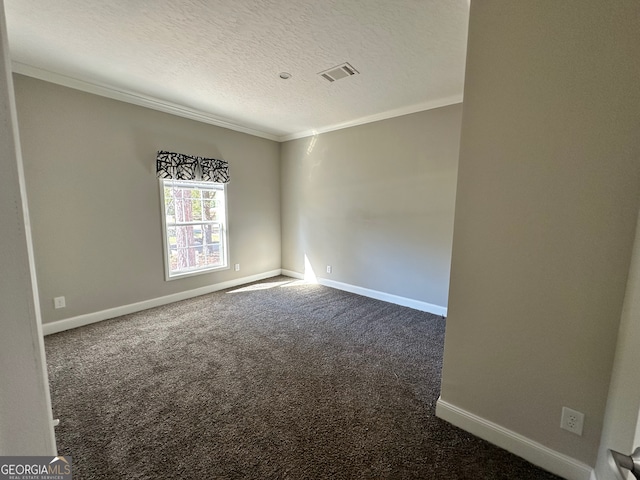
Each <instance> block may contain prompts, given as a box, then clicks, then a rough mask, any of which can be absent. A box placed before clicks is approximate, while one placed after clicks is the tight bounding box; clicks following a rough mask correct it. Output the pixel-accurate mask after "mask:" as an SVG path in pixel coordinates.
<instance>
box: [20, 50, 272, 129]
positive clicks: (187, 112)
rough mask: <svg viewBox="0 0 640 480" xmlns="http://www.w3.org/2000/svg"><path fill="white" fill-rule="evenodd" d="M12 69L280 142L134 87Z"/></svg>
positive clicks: (29, 67) (25, 67)
mask: <svg viewBox="0 0 640 480" xmlns="http://www.w3.org/2000/svg"><path fill="white" fill-rule="evenodd" d="M11 64H12V70H13V71H14V72H15V73H19V74H21V75H26V76H28V77H33V78H37V79H39V80H44V81H46V82H51V83H55V84H58V85H62V86H64V87H69V88H73V89H76V90H80V91H83V92H87V93H93V94H95V95H100V96H102V97H107V98H111V99H114V100H120V101H122V102H126V103H132V104H134V105H138V106H141V107H146V108H150V109H152V110H157V111H160V112H164V113H170V114H172V115H176V116H178V117H184V118H188V119H190V120H196V121H198V122H202V123H208V124H210V125H215V126H217V127H222V128H228V129H229V130H234V131H236V132H242V133H248V134H249V135H254V136H256V137H261V138H266V139H268V140H274V141H280V137H278V136H277V135H273V134H271V133H267V132H263V131H261V130H256V129H253V128H249V127H245V126H243V125H239V124H237V123H234V122H232V121H230V120H227V119H225V118H222V117H218V116H216V115H212V114H210V113H206V112H202V111H199V110H196V109H193V108H189V107H184V106H182V105H178V104H175V103H172V102H167V101H165V100H160V99H158V98H155V97H151V96H149V95H143V94H140V93H136V92H132V91H130V90H126V89H121V88H116V87H113V86H111V85H107V84H104V83H99V82H95V81H89V80H83V79H79V78H75V77H70V76H68V75H64V74H61V73H57V72H52V71H50V70H45V69H43V68H39V67H34V66H33V65H29V64H26V63H22V62H17V61H15V60H14V61H12V62H11Z"/></svg>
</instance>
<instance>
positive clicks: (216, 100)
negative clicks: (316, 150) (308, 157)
mask: <svg viewBox="0 0 640 480" xmlns="http://www.w3.org/2000/svg"><path fill="white" fill-rule="evenodd" d="M4 3H5V10H6V17H7V26H8V33H9V46H10V49H11V57H12V60H13V65H14V70H15V71H17V72H21V73H26V74H29V75H32V76H36V77H40V78H45V79H47V80H51V81H55V82H58V83H62V84H67V85H69V86H75V87H76V88H81V89H84V90H87V91H93V92H94V93H100V94H104V95H107V96H111V97H113V98H122V99H125V100H129V101H133V102H134V103H139V104H145V105H147V106H152V107H158V108H159V109H161V110H165V111H172V112H173V113H177V114H181V115H184V116H190V117H192V118H198V119H200V120H203V121H207V122H209V123H213V124H218V125H223V126H227V127H230V128H234V129H236V130H240V131H247V132H250V133H254V134H257V135H260V136H264V137H266V138H273V139H275V140H286V139H290V138H297V137H301V136H305V135H309V134H311V133H313V132H323V131H329V130H334V129H336V128H341V127H343V126H349V125H356V124H359V123H365V122H367V121H373V120H378V119H382V118H387V117H392V116H395V115H399V114H403V113H411V112H415V111H420V110H425V109H427V108H433V107H437V106H442V105H447V104H451V103H456V102H460V101H461V100H462V90H463V82H464V65H465V54H466V39H467V22H468V14H469V0H253V1H249V0H180V1H176V0H109V1H104V0H55V1H52V0H5V1H4ZM344 62H349V63H350V64H351V65H353V66H354V67H355V68H356V69H357V70H358V71H359V72H360V74H359V75H355V76H353V77H347V78H345V79H342V80H338V81H336V82H333V83H329V82H328V81H326V80H325V79H323V78H322V77H320V76H319V75H318V73H319V72H321V71H324V70H327V69H329V68H331V67H333V66H336V65H339V64H342V63H344ZM280 72H289V73H290V74H291V75H292V78H290V79H289V80H282V79H280V78H279V76H278V74H279V73H280Z"/></svg>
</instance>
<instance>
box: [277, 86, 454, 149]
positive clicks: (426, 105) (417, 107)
mask: <svg viewBox="0 0 640 480" xmlns="http://www.w3.org/2000/svg"><path fill="white" fill-rule="evenodd" d="M457 103H462V95H453V96H450V97H445V98H441V99H438V100H432V101H429V102H423V103H416V104H414V105H408V106H406V107H402V108H396V109H394V110H388V111H386V112H381V113H376V114H375V115H368V116H366V117H360V118H356V119H355V120H349V121H348V122H343V123H336V124H334V125H329V126H327V127H322V128H319V129H316V130H307V131H304V132H299V133H292V134H290V135H282V136H280V137H278V141H280V142H287V141H289V140H296V139H298V138H305V137H311V136H315V135H320V134H321V133H328V132H333V131H335V130H342V129H343V128H349V127H355V126H357V125H364V124H366V123H372V122H379V121H380V120H387V119H390V118H394V117H401V116H403V115H409V114H411V113H418V112H423V111H425V110H433V109H435V108H440V107H447V106H449V105H455V104H457Z"/></svg>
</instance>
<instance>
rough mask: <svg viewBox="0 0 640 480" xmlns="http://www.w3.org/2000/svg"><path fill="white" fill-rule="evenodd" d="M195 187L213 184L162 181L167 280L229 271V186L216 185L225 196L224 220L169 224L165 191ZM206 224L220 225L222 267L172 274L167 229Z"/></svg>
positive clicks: (161, 202)
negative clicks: (166, 188)
mask: <svg viewBox="0 0 640 480" xmlns="http://www.w3.org/2000/svg"><path fill="white" fill-rule="evenodd" d="M176 184H178V185H182V186H184V185H193V186H194V187H200V188H207V187H209V188H210V187H211V185H212V182H200V181H191V180H171V179H162V178H161V179H160V182H159V185H160V210H161V217H162V246H163V255H164V272H165V280H166V281H170V280H176V279H178V278H185V277H192V276H195V275H203V274H206V273H211V272H215V271H220V270H228V269H229V234H228V226H227V222H228V202H227V186H226V184H224V183H215V184H214V185H215V186H216V189H217V190H221V191H222V192H223V194H224V208H223V209H222V211H223V212H224V213H223V215H224V218H223V219H221V220H220V219H217V221H216V222H211V221H194V222H183V223H173V224H167V211H166V201H165V200H166V198H165V194H164V189H165V187H167V186H171V185H176ZM205 224H220V228H221V230H222V231H221V233H220V237H221V238H220V248H221V249H222V252H223V254H222V263H223V264H222V265H215V266H208V267H201V268H194V269H189V270H183V271H180V272H171V269H170V261H171V260H170V255H171V251H170V250H171V246H170V245H169V238H168V237H169V235H168V230H167V227H172V226H180V225H205Z"/></svg>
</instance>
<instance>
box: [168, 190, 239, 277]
mask: <svg viewBox="0 0 640 480" xmlns="http://www.w3.org/2000/svg"><path fill="white" fill-rule="evenodd" d="M163 193H164V198H165V201H164V213H165V225H166V231H165V235H166V236H167V238H166V242H165V244H166V246H167V253H166V254H167V257H168V268H169V273H168V275H169V276H174V275H177V274H184V273H193V272H198V271H200V270H207V269H211V268H220V267H226V265H227V258H226V247H225V245H226V237H225V233H224V232H225V228H224V222H225V220H226V219H225V208H224V196H225V190H224V186H222V185H220V184H214V183H198V182H189V181H173V180H165V181H164V182H163ZM207 222H210V223H207Z"/></svg>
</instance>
